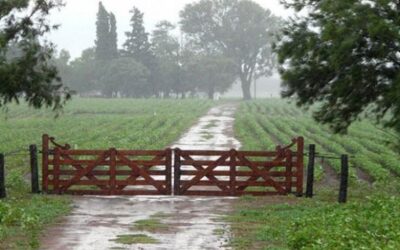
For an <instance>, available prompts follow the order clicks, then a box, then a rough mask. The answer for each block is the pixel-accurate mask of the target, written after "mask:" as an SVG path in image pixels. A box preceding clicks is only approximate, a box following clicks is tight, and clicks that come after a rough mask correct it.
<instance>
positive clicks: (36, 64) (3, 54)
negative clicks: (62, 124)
mask: <svg viewBox="0 0 400 250" xmlns="http://www.w3.org/2000/svg"><path fill="white" fill-rule="evenodd" d="M57 7H60V4H59V2H58V1H53V0H35V1H29V0H20V1H11V0H6V1H1V2H0V83H1V85H0V106H4V105H6V104H8V103H10V102H12V101H17V102H18V100H19V99H24V100H25V101H26V102H28V103H29V105H31V106H33V107H35V108H40V107H42V106H46V107H53V108H54V109H59V108H61V107H62V105H63V104H64V101H65V100H67V99H69V98H70V92H69V91H68V89H66V88H63V86H62V85H61V84H60V83H59V77H58V73H57V69H56V67H55V66H54V65H52V64H51V63H50V61H51V58H52V55H53V45H52V44H51V43H48V42H47V41H46V40H44V38H43V37H44V35H46V34H47V33H48V32H49V31H51V30H53V29H54V28H56V26H53V25H51V24H50V23H49V22H48V20H47V15H48V14H49V12H50V10H52V9H54V8H57Z"/></svg>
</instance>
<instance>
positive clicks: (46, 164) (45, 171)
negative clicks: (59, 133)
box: [42, 135, 49, 193]
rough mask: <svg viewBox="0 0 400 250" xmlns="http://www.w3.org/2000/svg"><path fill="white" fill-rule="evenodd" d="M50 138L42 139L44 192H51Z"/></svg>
mask: <svg viewBox="0 0 400 250" xmlns="http://www.w3.org/2000/svg"><path fill="white" fill-rule="evenodd" d="M48 186H49V136H48V135H43V137H42V190H43V192H45V193H47V192H48V191H49V189H48Z"/></svg>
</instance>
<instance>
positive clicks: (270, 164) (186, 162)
mask: <svg viewBox="0 0 400 250" xmlns="http://www.w3.org/2000/svg"><path fill="white" fill-rule="evenodd" d="M194 161H195V162H196V164H199V165H203V166H208V165H211V164H213V163H214V162H215V160H214V161H212V160H194ZM191 162H192V161H190V160H182V166H185V165H192V164H191ZM251 162H252V163H253V165H254V166H257V167H269V168H272V167H284V166H285V164H286V162H284V161H251ZM235 165H236V166H247V162H245V161H240V160H237V161H236V162H235ZM218 166H219V167H224V166H225V167H230V166H231V162H230V161H224V162H221V164H218Z"/></svg>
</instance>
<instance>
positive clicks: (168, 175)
mask: <svg viewBox="0 0 400 250" xmlns="http://www.w3.org/2000/svg"><path fill="white" fill-rule="evenodd" d="M165 161H166V163H165V168H166V175H165V179H166V182H167V183H166V187H167V188H166V194H169V195H171V194H172V149H170V148H169V149H167V150H166V156H165Z"/></svg>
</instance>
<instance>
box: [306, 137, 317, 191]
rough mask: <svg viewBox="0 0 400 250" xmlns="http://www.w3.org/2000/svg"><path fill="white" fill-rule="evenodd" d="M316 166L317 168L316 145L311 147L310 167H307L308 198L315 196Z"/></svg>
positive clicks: (309, 154)
mask: <svg viewBox="0 0 400 250" xmlns="http://www.w3.org/2000/svg"><path fill="white" fill-rule="evenodd" d="M314 166H315V144H311V145H310V146H309V153H308V166H307V187H306V197H307V198H312V197H313V196H314Z"/></svg>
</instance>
